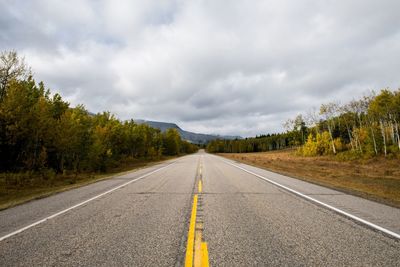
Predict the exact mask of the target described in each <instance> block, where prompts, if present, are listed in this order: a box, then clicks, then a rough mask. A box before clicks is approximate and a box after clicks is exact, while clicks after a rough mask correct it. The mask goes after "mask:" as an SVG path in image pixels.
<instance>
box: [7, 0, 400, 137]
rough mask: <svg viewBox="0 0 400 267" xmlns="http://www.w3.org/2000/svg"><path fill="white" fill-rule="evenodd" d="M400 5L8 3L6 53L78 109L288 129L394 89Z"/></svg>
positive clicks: (311, 0)
mask: <svg viewBox="0 0 400 267" xmlns="http://www.w3.org/2000/svg"><path fill="white" fill-rule="evenodd" d="M398 10H400V2H398V1H394V0H393V1H391V0H384V1H379V2H376V1H372V0H367V1H358V0H352V1H346V2H343V3H338V2H337V1H325V2H324V3H321V2H320V1H316V0H303V1H296V2H293V1H279V2H276V1H252V2H251V3H250V2H248V1H241V0H236V1H230V2H229V4H227V3H226V1H179V0H176V1H162V2H160V1H118V3H116V2H115V1H109V0H108V1H106V0H104V1H89V0H87V1H67V2H65V1H49V0H48V1H29V2H26V1H11V0H9V1H2V2H1V3H0V29H1V30H0V49H2V50H5V49H18V51H19V52H20V53H21V54H23V55H25V57H26V61H27V62H28V63H29V64H30V65H31V66H32V68H33V70H34V71H35V75H36V77H37V79H39V80H43V81H45V83H46V84H47V85H48V86H49V87H50V88H52V89H54V90H55V91H57V92H60V93H61V94H62V95H63V96H65V97H66V99H68V100H69V101H70V102H71V103H72V104H73V105H76V104H79V103H83V104H84V105H85V106H86V107H87V108H88V109H89V110H91V111H93V112H98V111H102V110H109V111H111V112H113V113H115V114H117V115H118V116H119V117H120V118H122V119H128V118H131V117H133V118H145V119H152V120H163V121H173V122H177V123H178V124H180V125H182V127H184V128H186V129H188V130H192V131H196V132H209V133H217V134H234V135H237V134H240V135H243V136H251V135H256V134H263V133H267V132H277V131H282V130H283V129H282V122H283V121H284V120H286V119H287V118H290V117H294V116H295V115H296V114H298V113H306V111H307V110H309V109H310V108H311V107H312V106H319V105H320V104H321V103H324V102H328V101H336V100H341V101H342V102H346V101H348V100H351V99H352V98H355V97H358V96H360V95H362V94H364V93H365V92H367V91H368V90H371V89H375V90H379V89H380V88H384V87H391V88H393V89H396V88H398V87H399V84H400V83H399V82H400V77H399V76H398V73H397V72H398V69H399V67H400V60H399V59H400V21H399V20H398V14H397V11H398Z"/></svg>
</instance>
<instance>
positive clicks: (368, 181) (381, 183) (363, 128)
mask: <svg viewBox="0 0 400 267" xmlns="http://www.w3.org/2000/svg"><path fill="white" fill-rule="evenodd" d="M399 122H400V90H395V91H393V90H389V89H383V90H381V91H380V92H379V93H374V92H372V93H371V95H369V96H365V97H363V98H362V99H358V100H353V101H351V102H350V103H347V104H345V105H339V104H338V103H328V104H323V105H321V107H320V109H319V111H316V110H314V111H313V112H310V113H309V114H307V115H305V116H304V115H298V116H297V117H296V118H295V119H291V120H288V121H287V122H285V123H284V126H285V128H286V129H287V131H286V132H285V133H279V134H268V135H262V136H257V137H254V138H246V139H242V140H216V141H212V142H210V143H209V144H208V146H207V151H208V152H211V153H224V154H221V155H223V156H225V157H228V158H232V159H235V160H239V161H243V162H246V163H249V164H253V165H256V166H261V167H263V168H266V169H270V170H272V171H276V172H280V173H283V174H286V175H289V176H292V177H297V178H299V179H304V180H307V181H311V182H313V183H317V184H321V185H324V186H328V187H331V188H336V189H339V190H341V191H345V192H348V193H352V194H356V195H359V196H363V197H367V198H370V199H374V200H377V201H380V202H384V203H387V204H391V205H394V206H397V207H400V136H399ZM282 149H284V151H282ZM252 152H267V153H252ZM244 153H247V154H244Z"/></svg>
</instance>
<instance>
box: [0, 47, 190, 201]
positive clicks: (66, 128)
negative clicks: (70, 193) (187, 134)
mask: <svg viewBox="0 0 400 267" xmlns="http://www.w3.org/2000/svg"><path fill="white" fill-rule="evenodd" d="M197 149H198V147H197V146H196V145H193V144H191V143H189V142H186V141H184V140H182V139H181V138H180V136H179V133H178V132H177V131H176V130H175V129H170V130H167V131H166V132H164V133H162V132H161V131H160V130H158V129H154V128H151V127H149V126H147V125H145V124H140V125H138V124H136V123H135V122H134V121H133V120H129V121H121V120H119V119H117V118H116V117H115V116H114V115H112V114H111V113H109V112H102V113H98V114H91V113H90V112H89V111H87V110H86V109H85V107H84V106H83V105H78V106H76V107H71V106H70V104H69V103H68V102H66V101H64V100H63V99H62V97H61V96H60V95H59V94H52V93H51V92H50V90H49V89H48V88H46V87H45V85H44V83H43V82H40V83H37V82H36V81H35V80H34V79H33V76H32V73H31V71H30V69H29V68H28V67H27V65H26V64H25V62H24V60H23V58H21V57H19V56H18V54H17V53H16V52H15V51H6V52H2V53H1V54H0V188H1V190H0V205H1V204H2V203H1V202H2V201H3V200H4V201H6V200H7V201H9V200H10V198H18V197H19V192H25V193H21V194H23V195H26V192H27V191H30V192H35V191H36V190H39V191H40V192H42V193H43V188H47V189H44V191H46V190H50V188H52V187H59V186H61V187H64V186H65V185H67V184H74V183H76V182H77V181H78V180H82V179H83V180H85V181H86V180H87V177H94V175H95V174H101V173H103V174H104V173H107V172H110V171H115V170H120V169H121V170H125V169H126V168H128V167H134V166H138V165H143V164H145V163H146V162H151V161H157V160H161V159H163V158H165V157H171V156H179V155H182V154H187V153H193V152H195V151H197ZM84 177H86V178H84Z"/></svg>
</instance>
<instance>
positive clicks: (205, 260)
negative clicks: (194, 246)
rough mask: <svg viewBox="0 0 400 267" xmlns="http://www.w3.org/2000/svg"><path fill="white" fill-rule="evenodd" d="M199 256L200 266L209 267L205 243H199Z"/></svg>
mask: <svg viewBox="0 0 400 267" xmlns="http://www.w3.org/2000/svg"><path fill="white" fill-rule="evenodd" d="M201 255H202V261H201V266H202V267H209V266H210V264H209V262H208V248H207V243H206V242H201Z"/></svg>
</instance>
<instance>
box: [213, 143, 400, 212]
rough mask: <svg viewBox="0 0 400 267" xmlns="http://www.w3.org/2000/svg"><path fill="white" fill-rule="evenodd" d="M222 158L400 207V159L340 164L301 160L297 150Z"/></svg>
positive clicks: (331, 160)
mask: <svg viewBox="0 0 400 267" xmlns="http://www.w3.org/2000/svg"><path fill="white" fill-rule="evenodd" d="M219 155H220V156H224V157H226V158H230V159H234V160H237V161H241V162H244V163H247V164H251V165H254V166H258V167H262V168H264V169H268V170H271V171H274V172H278V173H281V174H285V175H288V176H291V177H294V178H298V179H301V180H305V181H309V182H312V183H315V184H319V185H323V186H326V187H330V188H334V189H337V190H340V191H343V192H346V193H350V194H353V195H357V196H361V197H364V198H368V199H371V200H375V201H378V202H381V203H385V204H388V205H391V206H395V207H400V160H399V159H385V158H384V157H378V158H373V159H368V160H349V161H339V160H338V159H337V158H335V157H333V156H323V157H302V156H297V155H296V154H295V152H294V151H293V150H284V151H274V152H265V153H245V154H244V153H242V154H239V153H232V154H219Z"/></svg>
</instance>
